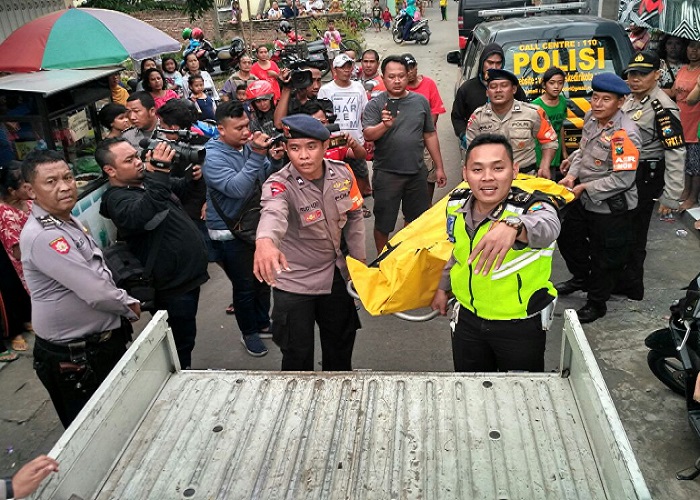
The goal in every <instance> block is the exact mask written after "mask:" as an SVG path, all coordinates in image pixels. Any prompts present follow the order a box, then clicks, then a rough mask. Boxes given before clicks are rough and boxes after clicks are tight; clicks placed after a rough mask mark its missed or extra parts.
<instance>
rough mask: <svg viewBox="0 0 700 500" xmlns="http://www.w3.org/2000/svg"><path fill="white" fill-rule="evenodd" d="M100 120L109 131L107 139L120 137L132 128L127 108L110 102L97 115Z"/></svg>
mask: <svg viewBox="0 0 700 500" xmlns="http://www.w3.org/2000/svg"><path fill="white" fill-rule="evenodd" d="M97 117H98V119H99V120H100V125H102V126H103V127H104V128H106V129H107V130H109V132H108V133H107V135H106V136H105V137H104V138H105V139H111V138H112V137H119V136H121V135H122V133H123V132H124V131H125V130H126V129H128V128H130V127H131V122H130V121H129V113H128V111H127V109H126V107H125V106H122V105H121V104H117V103H114V102H110V103H108V104H105V105H104V106H102V109H100V112H99V113H98V115H97Z"/></svg>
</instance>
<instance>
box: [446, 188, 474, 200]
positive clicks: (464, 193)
mask: <svg viewBox="0 0 700 500" xmlns="http://www.w3.org/2000/svg"><path fill="white" fill-rule="evenodd" d="M471 193H472V190H471V189H469V188H460V189H455V190H454V191H452V192H451V193H450V201H453V200H464V199H466V198H469V195H470V194H471Z"/></svg>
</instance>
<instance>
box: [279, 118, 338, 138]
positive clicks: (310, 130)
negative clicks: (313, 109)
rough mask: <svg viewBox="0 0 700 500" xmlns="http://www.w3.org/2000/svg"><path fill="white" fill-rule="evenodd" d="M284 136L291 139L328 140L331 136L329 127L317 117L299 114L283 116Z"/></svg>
mask: <svg viewBox="0 0 700 500" xmlns="http://www.w3.org/2000/svg"><path fill="white" fill-rule="evenodd" d="M282 124H283V125H284V127H283V128H284V136H285V137H287V138H289V139H305V138H311V139H318V140H319V141H326V140H328V138H329V137H330V136H331V133H330V132H329V131H328V129H327V128H326V127H325V126H324V125H323V123H321V122H320V121H319V120H317V119H316V118H314V117H312V116H309V115H304V114H298V115H291V116H287V117H285V118H282Z"/></svg>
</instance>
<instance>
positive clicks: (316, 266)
mask: <svg viewBox="0 0 700 500" xmlns="http://www.w3.org/2000/svg"><path fill="white" fill-rule="evenodd" d="M324 167H325V172H324V177H323V190H322V191H321V190H320V189H319V188H318V187H316V185H315V184H314V183H313V182H311V181H308V180H306V179H304V178H303V177H302V176H301V174H300V173H299V172H298V171H297V169H296V168H294V166H293V165H292V164H291V163H288V164H287V165H286V166H285V167H284V168H282V170H280V171H279V172H277V173H274V174H272V175H271V176H270V177H269V178H268V179H267V181H265V184H263V188H262V199H261V204H262V212H261V215H260V224H259V225H258V231H257V234H256V239H262V238H270V239H271V240H272V241H273V242H274V243H275V245H277V247H278V248H279V249H280V251H281V252H282V253H283V254H284V255H285V257H286V258H287V262H288V264H289V268H290V270H289V271H283V272H282V273H280V274H279V275H278V276H277V279H276V285H275V287H276V288H279V289H280V290H284V291H286V292H291V293H298V294H302V295H321V294H329V293H330V292H331V287H332V285H333V274H334V273H335V268H336V267H338V268H339V269H340V271H341V273H342V274H343V277H345V279H348V272H347V265H346V263H345V257H344V256H343V254H342V252H341V251H340V238H341V235H343V234H344V235H345V241H346V243H347V246H348V250H349V253H350V256H351V257H353V258H355V259H358V260H363V261H364V260H366V258H367V256H366V251H365V223H364V217H363V216H362V210H361V208H362V201H363V200H362V196H361V195H360V192H359V189H358V188H357V183H356V181H355V177H354V176H353V174H352V171H351V170H350V169H349V168H348V167H347V166H346V165H345V164H344V163H343V162H338V161H333V160H324Z"/></svg>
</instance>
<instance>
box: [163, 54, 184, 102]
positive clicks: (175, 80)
mask: <svg viewBox="0 0 700 500" xmlns="http://www.w3.org/2000/svg"><path fill="white" fill-rule="evenodd" d="M163 76H164V77H165V81H166V82H167V84H168V89H170V90H173V91H174V92H175V93H176V94H177V96H178V97H182V74H181V73H180V72H179V71H178V70H177V61H176V60H175V59H174V58H172V57H164V58H163Z"/></svg>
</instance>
